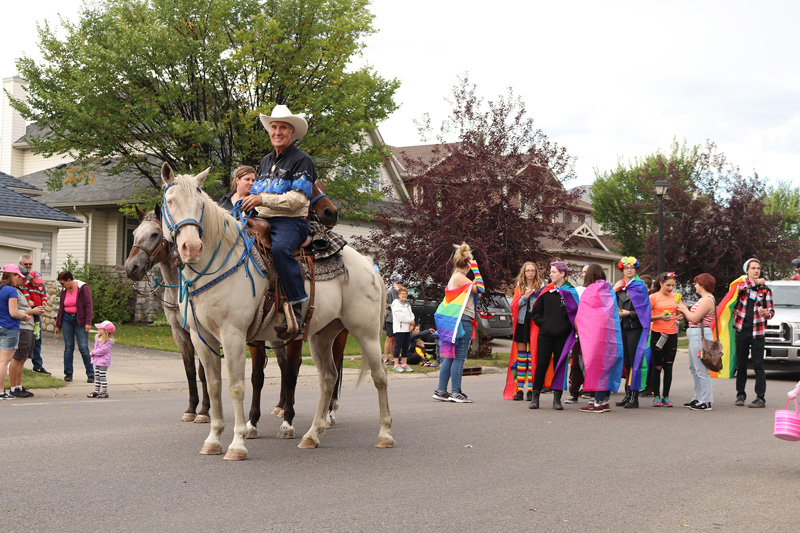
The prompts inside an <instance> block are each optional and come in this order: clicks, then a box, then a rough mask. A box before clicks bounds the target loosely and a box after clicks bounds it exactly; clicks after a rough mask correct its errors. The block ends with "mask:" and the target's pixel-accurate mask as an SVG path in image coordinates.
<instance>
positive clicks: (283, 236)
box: [242, 105, 317, 332]
mask: <svg viewBox="0 0 800 533" xmlns="http://www.w3.org/2000/svg"><path fill="white" fill-rule="evenodd" d="M260 118H261V123H262V124H263V125H264V128H266V130H267V131H268V132H269V138H270V141H271V142H272V147H273V148H274V150H273V151H272V152H270V153H269V154H267V155H266V156H264V159H262V160H261V165H260V167H259V172H258V176H257V179H256V182H255V184H253V188H252V189H251V191H250V196H248V197H246V198H245V199H244V200H242V210H244V211H247V210H250V209H253V208H255V209H256V212H257V213H258V216H259V217H262V218H268V219H269V222H270V226H271V229H270V236H271V237H272V258H273V260H274V261H275V269H276V270H277V272H278V277H279V278H280V280H281V282H282V284H283V288H284V291H285V293H286V298H287V300H288V302H289V304H290V305H291V306H292V311H293V314H294V319H295V320H296V321H297V328H298V331H299V332H302V331H303V314H302V306H303V303H304V302H306V301H307V300H308V295H307V294H306V291H305V285H304V280H303V272H302V269H301V267H300V263H298V262H297V260H296V259H295V258H294V251H295V250H296V249H297V247H298V246H300V244H302V243H303V241H305V240H306V237H308V231H309V227H308V218H307V216H308V206H309V202H310V198H311V188H312V186H313V183H314V181H316V179H317V172H316V170H315V169H314V163H313V162H312V161H311V157H309V155H308V154H307V153H305V152H303V151H302V150H300V149H298V148H297V147H296V146H295V145H294V141H297V140H300V139H301V138H302V137H303V135H305V134H306V132H307V131H308V122H306V119H305V118H303V117H302V116H300V115H293V114H292V112H291V111H289V108H288V107H286V106H285V105H277V106H275V108H274V109H273V110H272V115H270V116H267V115H264V114H261V115H260ZM289 319H290V317H288V316H287V317H286V323H285V324H281V325H279V326H277V327H276V329H283V328H288V329H293V328H290V326H289Z"/></svg>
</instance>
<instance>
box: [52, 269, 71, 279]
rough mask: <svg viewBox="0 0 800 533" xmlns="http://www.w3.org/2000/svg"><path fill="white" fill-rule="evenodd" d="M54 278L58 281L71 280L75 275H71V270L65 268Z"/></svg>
mask: <svg viewBox="0 0 800 533" xmlns="http://www.w3.org/2000/svg"><path fill="white" fill-rule="evenodd" d="M56 279H57V280H58V281H72V280H73V279H75V277H74V276H73V275H72V272H70V271H69V270H65V271H64V272H62V273H60V274H59V275H58V277H57V278H56Z"/></svg>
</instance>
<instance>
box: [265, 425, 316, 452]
mask: <svg viewBox="0 0 800 533" xmlns="http://www.w3.org/2000/svg"><path fill="white" fill-rule="evenodd" d="M275 438H276V439H293V438H294V428H278V434H277V435H275ZM302 447H303V446H301V448H302ZM312 447H313V448H316V446H312Z"/></svg>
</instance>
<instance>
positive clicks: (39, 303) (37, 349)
mask: <svg viewBox="0 0 800 533" xmlns="http://www.w3.org/2000/svg"><path fill="white" fill-rule="evenodd" d="M20 261H21V260H20ZM30 277H31V279H30V280H29V281H28V282H27V283H25V285H23V286H22V293H23V294H24V295H25V297H26V298H27V299H28V303H29V304H30V306H31V307H41V308H43V309H44V308H45V306H47V289H45V286H44V280H43V279H42V273H41V272H39V271H38V270H32V271H31V273H30ZM33 320H34V326H33V343H34V344H33V371H34V372H37V373H39V374H45V375H47V376H49V375H50V372H48V371H47V370H45V369H44V362H43V361H42V317H41V316H39V315H36V316H34V317H33ZM37 326H38V327H37Z"/></svg>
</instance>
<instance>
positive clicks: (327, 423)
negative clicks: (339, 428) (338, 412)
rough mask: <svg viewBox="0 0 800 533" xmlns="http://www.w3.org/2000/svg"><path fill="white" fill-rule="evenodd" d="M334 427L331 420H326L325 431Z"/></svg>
mask: <svg viewBox="0 0 800 533" xmlns="http://www.w3.org/2000/svg"><path fill="white" fill-rule="evenodd" d="M332 425H333V422H331V419H330V418H329V419H327V420H325V429H331V426H332Z"/></svg>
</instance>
